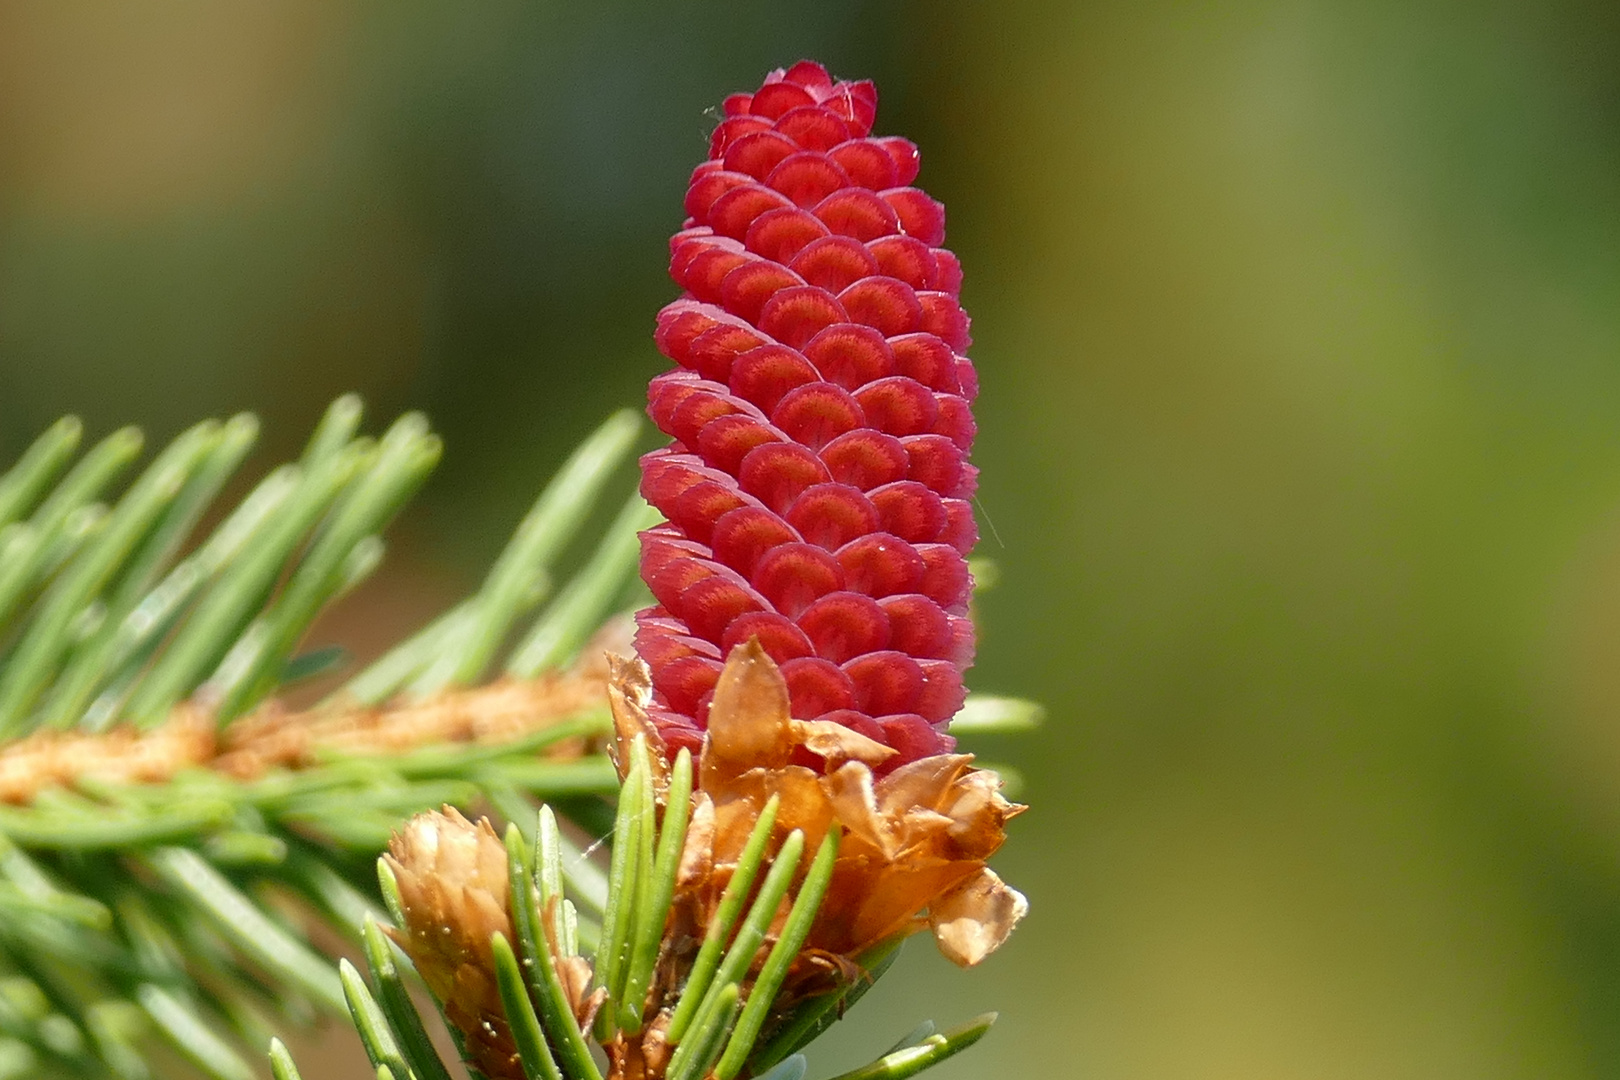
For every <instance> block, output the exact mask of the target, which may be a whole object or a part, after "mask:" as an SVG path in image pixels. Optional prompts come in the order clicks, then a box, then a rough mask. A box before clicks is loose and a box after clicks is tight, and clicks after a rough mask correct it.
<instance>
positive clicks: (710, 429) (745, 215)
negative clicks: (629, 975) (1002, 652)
mask: <svg viewBox="0 0 1620 1080" xmlns="http://www.w3.org/2000/svg"><path fill="white" fill-rule="evenodd" d="M876 107H877V92H876V90H875V89H874V88H873V86H872V84H871V83H870V82H855V83H850V82H838V83H834V82H833V81H832V80H831V79H830V78H829V77H828V75H827V72H826V69H825V68H823V67H821V66H820V65H819V64H814V63H810V62H802V63H799V64H796V65H795V66H793V67H792V68H790V69H788V70H786V71H777V72H775V73H773V74H772V75H771V76H770V77H769V78H767V79H766V81H765V85H764V86H762V87H761V88H760V89H759V90H758V91H757V92H756V93H754V94H752V95H750V94H737V95H733V96H732V97H730V98H727V99H726V102H725V106H724V110H725V119H724V120H722V121H721V123H720V125H719V127H717V128H716V129H715V132H714V136H713V139H712V141H711V144H710V152H709V160H708V161H706V162H704V163H703V164H702V165H699V166H698V167H697V169H696V171H695V172H694V173H693V174H692V181H691V186H690V188H689V189H688V192H687V196H686V210H687V213H688V214H690V215H691V216H690V217H689V218H688V220H687V222H686V225H685V228H683V229H682V230H681V231H680V232H679V233H677V234H676V235H675V237H674V238H673V240H672V241H671V251H672V258H671V262H670V273H671V276H672V277H673V278H674V279H675V281H676V283H677V284H679V285H680V286H681V287H682V288H683V289H685V290H686V293H685V295H683V296H682V297H681V298H680V299H678V300H676V301H675V302H673V303H671V304H670V305H668V306H667V307H665V308H664V310H663V311H662V312H661V313H660V314H659V318H658V332H657V341H658V346H659V348H660V350H662V351H663V353H664V354H665V355H666V356H668V357H669V358H670V359H672V360H674V361H675V362H676V363H677V364H678V365H679V367H678V368H677V369H675V370H673V371H669V372H666V373H665V374H663V375H660V376H658V377H657V378H655V379H654V380H653V382H652V385H651V387H650V388H649V391H648V412H649V413H650V414H651V416H652V418H653V419H654V421H656V422H657V424H658V426H659V428H660V429H661V430H663V431H664V432H665V433H666V434H668V435H669V436H670V437H671V438H673V439H674V440H676V441H675V442H674V443H673V444H672V445H671V446H669V447H667V448H665V449H662V450H657V451H654V452H653V453H651V454H648V455H647V456H646V457H645V458H644V459H643V461H642V465H643V470H644V474H643V482H642V492H643V494H644V495H645V496H646V498H647V500H648V501H649V502H650V503H652V504H653V505H654V506H655V507H657V508H658V509H659V510H660V511H662V512H663V514H664V515H665V517H667V518H668V519H669V521H668V523H667V524H664V525H660V526H658V527H656V528H654V529H650V530H648V531H647V532H645V533H643V534H642V556H641V561H642V576H643V577H644V578H645V579H646V580H647V582H648V584H649V585H650V587H651V589H652V592H653V595H654V596H655V597H656V598H657V600H658V604H659V606H658V607H655V608H652V609H649V610H648V611H645V612H643V613H642V614H641V615H640V616H638V632H637V636H636V649H637V652H638V653H639V654H640V655H641V657H642V658H643V659H644V660H645V661H646V662H647V664H648V666H649V668H650V669H651V675H652V685H653V697H652V701H651V702H650V704H649V708H648V713H649V715H650V718H651V719H652V721H653V723H654V724H655V725H656V727H657V728H658V731H659V734H660V735H661V737H662V739H663V741H664V743H665V744H666V746H667V747H668V749H669V752H670V753H671V754H673V753H675V751H676V750H678V749H679V748H680V747H682V746H685V747H688V748H691V749H692V750H693V751H694V752H695V751H696V750H697V749H698V747H699V746H700V744H701V741H702V733H703V729H704V728H705V726H706V724H707V721H708V710H709V706H710V703H711V701H712V698H713V694H714V687H715V683H716V680H717V679H718V678H719V675H720V671H721V667H722V663H723V661H724V659H725V657H726V656H728V655H730V653H731V650H732V649H733V648H734V647H735V646H737V645H740V644H742V643H745V642H747V641H748V640H749V639H750V638H758V640H759V641H760V643H761V645H762V646H763V647H764V649H765V652H766V653H767V654H768V655H769V656H770V657H771V659H772V660H774V661H775V662H776V663H777V664H778V665H779V666H780V667H781V671H782V675H783V677H784V678H785V679H786V681H787V685H788V688H789V693H790V696H791V702H792V714H793V716H794V717H796V718H799V719H804V720H826V721H833V722H835V723H838V724H841V725H843V726H844V727H847V728H850V729H853V730H854V731H857V732H859V733H860V734H863V735H866V736H868V737H869V738H871V739H874V740H876V741H878V742H880V743H883V744H884V745H886V746H889V747H891V748H892V749H894V750H895V751H897V753H896V754H895V755H894V756H893V757H892V758H890V759H889V760H888V761H886V762H885V763H884V764H883V766H882V767H881V768H880V770H879V771H880V772H887V771H890V770H893V769H895V768H897V767H899V766H901V765H904V764H905V763H907V762H910V761H914V760H917V759H919V758H923V757H928V756H931V755H936V754H941V753H945V752H948V751H949V750H950V749H951V747H952V746H953V745H954V741H953V740H952V739H951V738H950V737H949V736H948V735H946V734H945V733H944V728H945V725H946V723H947V721H949V720H950V718H951V717H952V715H954V714H955V713H956V711H957V710H958V709H959V708H960V707H961V704H962V699H963V686H962V673H963V671H964V669H965V668H966V667H967V666H968V665H969V664H970V663H971V662H972V658H973V648H974V635H973V626H972V623H971V622H970V621H969V619H968V612H967V604H968V597H969V594H970V592H971V589H972V582H971V580H970V578H969V575H968V568H967V561H966V558H965V556H966V553H967V552H968V551H969V550H970V549H971V548H972V546H973V544H974V542H975V540H976V539H977V536H978V530H977V526H976V525H975V523H974V520H973V511H972V507H971V504H970V503H969V501H968V500H969V499H970V498H971V496H972V494H973V490H974V486H975V481H976V470H975V469H974V467H973V466H971V465H969V464H968V463H967V454H968V450H969V448H970V447H971V445H972V441H973V434H974V423H973V416H972V412H971V410H970V408H969V402H971V401H972V400H973V397H974V395H975V393H976V392H977V379H976V376H975V374H974V371H973V366H972V364H971V363H970V362H969V361H968V360H967V358H966V357H965V356H963V355H962V353H963V352H964V351H965V350H966V349H967V346H968V341H969V338H968V319H967V316H966V315H965V314H964V313H963V312H962V309H961V307H960V305H959V304H958V303H957V294H958V290H959V288H960V285H961V279H962V274H961V267H960V264H959V263H958V262H957V260H956V257H955V256H954V255H952V254H951V253H950V252H949V251H947V250H945V249H944V248H942V247H940V246H939V245H940V244H941V242H942V241H943V240H944V236H945V215H944V209H943V207H941V206H940V204H938V203H937V202H935V201H933V200H932V199H930V198H929V197H928V196H927V195H925V194H923V192H921V191H919V190H918V189H916V188H914V187H910V186H908V185H909V184H910V183H911V181H912V180H913V179H914V178H915V177H916V175H917V167H918V153H917V148H916V146H914V145H913V144H912V143H910V142H908V141H907V140H905V139H900V138H893V137H887V138H873V137H871V136H870V134H869V133H870V131H871V127H872V121H873V118H874V115H875V113H876Z"/></svg>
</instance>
